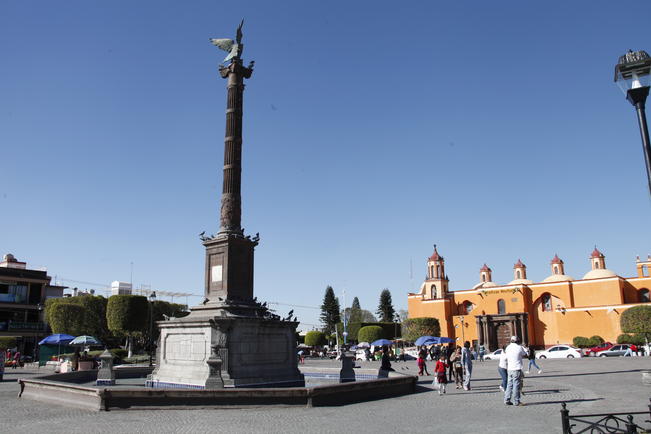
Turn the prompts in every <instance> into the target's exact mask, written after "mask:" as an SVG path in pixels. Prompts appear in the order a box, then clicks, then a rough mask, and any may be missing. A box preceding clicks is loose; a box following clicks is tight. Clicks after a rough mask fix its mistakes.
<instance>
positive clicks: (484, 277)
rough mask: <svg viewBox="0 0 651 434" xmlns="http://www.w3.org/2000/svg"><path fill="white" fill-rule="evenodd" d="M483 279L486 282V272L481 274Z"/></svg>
mask: <svg viewBox="0 0 651 434" xmlns="http://www.w3.org/2000/svg"><path fill="white" fill-rule="evenodd" d="M481 281H482V282H486V275H485V274H482V275H481Z"/></svg>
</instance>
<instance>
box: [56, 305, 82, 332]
mask: <svg viewBox="0 0 651 434" xmlns="http://www.w3.org/2000/svg"><path fill="white" fill-rule="evenodd" d="M87 314H88V309H87V308H85V307H84V306H81V305H78V304H73V303H57V304H53V305H51V306H50V307H49V308H48V309H47V317H48V322H49V324H50V327H51V328H52V333H65V334H69V335H72V336H81V335H84V334H86V329H85V328H84V323H85V321H86V315H87Z"/></svg>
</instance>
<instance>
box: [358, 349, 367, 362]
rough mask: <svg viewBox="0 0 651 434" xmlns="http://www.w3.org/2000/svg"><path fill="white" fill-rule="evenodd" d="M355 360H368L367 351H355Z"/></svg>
mask: <svg viewBox="0 0 651 434" xmlns="http://www.w3.org/2000/svg"><path fill="white" fill-rule="evenodd" d="M355 360H361V361H366V360H368V359H367V358H366V350H365V349H363V348H360V349H358V350H357V351H355Z"/></svg>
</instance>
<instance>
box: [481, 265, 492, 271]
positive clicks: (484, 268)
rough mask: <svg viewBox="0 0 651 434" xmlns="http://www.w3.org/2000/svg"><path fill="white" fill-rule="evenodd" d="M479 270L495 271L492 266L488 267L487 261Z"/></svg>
mask: <svg viewBox="0 0 651 434" xmlns="http://www.w3.org/2000/svg"><path fill="white" fill-rule="evenodd" d="M479 271H493V270H491V269H490V268H488V265H486V263H484V266H483V267H481V268H480V269H479Z"/></svg>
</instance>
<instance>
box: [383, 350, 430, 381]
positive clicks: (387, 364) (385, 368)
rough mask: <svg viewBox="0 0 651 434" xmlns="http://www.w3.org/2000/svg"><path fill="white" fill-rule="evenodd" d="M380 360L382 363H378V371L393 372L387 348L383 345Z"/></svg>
mask: <svg viewBox="0 0 651 434" xmlns="http://www.w3.org/2000/svg"><path fill="white" fill-rule="evenodd" d="M381 360H382V361H381V362H380V363H381V364H380V370H382V371H395V369H393V368H392V367H391V360H390V358H389V348H388V347H387V346H386V345H384V346H383V347H382V359H381ZM428 375H429V374H428Z"/></svg>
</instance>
